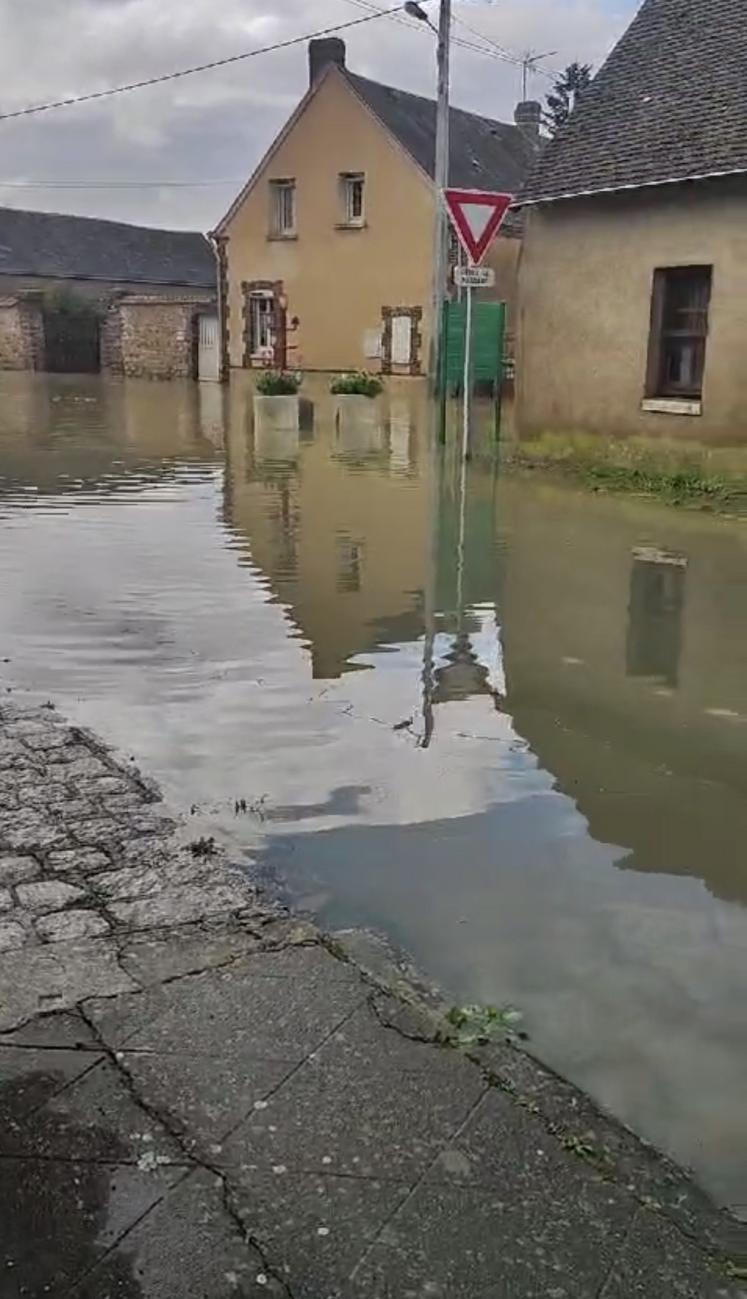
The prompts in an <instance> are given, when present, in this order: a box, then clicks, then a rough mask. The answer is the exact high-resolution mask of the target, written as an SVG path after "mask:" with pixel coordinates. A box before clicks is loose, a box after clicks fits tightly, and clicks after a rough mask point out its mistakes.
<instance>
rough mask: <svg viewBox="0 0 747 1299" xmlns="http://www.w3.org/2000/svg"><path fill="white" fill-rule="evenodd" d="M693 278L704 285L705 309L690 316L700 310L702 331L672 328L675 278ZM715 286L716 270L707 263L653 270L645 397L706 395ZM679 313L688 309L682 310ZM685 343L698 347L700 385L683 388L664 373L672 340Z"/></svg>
mask: <svg viewBox="0 0 747 1299" xmlns="http://www.w3.org/2000/svg"><path fill="white" fill-rule="evenodd" d="M688 276H690V277H691V278H694V277H695V276H700V277H701V278H702V280H703V281H704V282H705V289H706V291H705V294H704V299H705V304H704V306H703V307H700V308H697V307H694V308H690V313H691V314H692V313H693V312H697V311H700V312H701V314H702V317H703V320H702V327H701V328H700V329H697V330H696V329H692V328H688V329H682V330H678V329H673V328H672V326H671V325H669V324H668V323H667V294H668V291H669V290H670V286H671V285H672V284H673V283H674V282H675V281H676V279H680V280H683V279H685V278H687V277H688ZM712 287H713V267H712V266H709V265H706V264H697V265H690V266H661V267H657V268H656V269H655V271H654V275H653V282H652V288H651V317H650V326H649V341H648V359H647V364H646V388H645V396H646V397H647V398H649V399H659V398H660V399H663V400H667V401H684V402H693V401H700V400H701V398H702V395H703V379H704V374H705V363H706V349H707V342H708V324H709V313H710V301H711V292H712ZM680 310H685V309H684V308H680ZM678 339H679V340H681V341H682V343H683V344H684V343H690V344H692V343H695V344H697V345H698V347H699V363H698V373H697V382H696V383H695V384H690V385H683V384H676V383H672V382H671V381H667V379H666V376H665V374H664V361H665V356H666V353H667V344H668V342H669V343H671V342H672V341H673V340H678Z"/></svg>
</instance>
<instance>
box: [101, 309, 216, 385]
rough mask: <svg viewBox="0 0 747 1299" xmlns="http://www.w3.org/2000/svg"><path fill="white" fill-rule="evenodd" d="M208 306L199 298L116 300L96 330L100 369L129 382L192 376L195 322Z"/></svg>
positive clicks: (193, 369) (193, 372)
mask: <svg viewBox="0 0 747 1299" xmlns="http://www.w3.org/2000/svg"><path fill="white" fill-rule="evenodd" d="M211 305H212V304H211V303H210V302H209V301H206V300H205V297H204V296H200V295H199V294H184V295H182V296H180V297H176V296H174V297H164V296H160V295H148V294H136V293H133V294H127V295H125V296H124V297H122V298H119V299H117V300H116V301H115V302H113V303H112V305H111V306H110V308H109V311H108V313H107V317H106V320H105V322H104V326H103V328H102V331H101V346H102V353H101V368H102V369H103V370H106V371H108V372H109V373H110V374H121V375H125V376H126V377H127V378H130V379H142V378H146V379H191V378H194V377H195V347H196V338H197V324H198V321H199V317H200V314H201V313H202V312H204V311H208V310H210V309H211Z"/></svg>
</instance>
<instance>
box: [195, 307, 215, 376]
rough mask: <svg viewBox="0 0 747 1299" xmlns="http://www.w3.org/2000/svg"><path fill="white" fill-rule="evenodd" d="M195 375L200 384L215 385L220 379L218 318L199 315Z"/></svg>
mask: <svg viewBox="0 0 747 1299" xmlns="http://www.w3.org/2000/svg"><path fill="white" fill-rule="evenodd" d="M199 321H200V335H199V347H198V360H197V373H198V376H199V378H200V382H202V383H204V382H209V383H217V382H218V380H219V379H220V330H219V328H218V317H217V316H213V315H207V314H205V315H201V316H200V317H199Z"/></svg>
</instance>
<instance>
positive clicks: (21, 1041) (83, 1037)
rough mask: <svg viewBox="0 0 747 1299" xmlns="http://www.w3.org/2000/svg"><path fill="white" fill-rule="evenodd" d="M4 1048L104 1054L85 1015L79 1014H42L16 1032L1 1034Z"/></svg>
mask: <svg viewBox="0 0 747 1299" xmlns="http://www.w3.org/2000/svg"><path fill="white" fill-rule="evenodd" d="M4 1046H47V1047H70V1048H72V1049H74V1050H77V1051H84V1050H92V1051H95V1052H96V1054H97V1055H98V1054H99V1053H100V1051H101V1047H100V1045H99V1043H98V1042H97V1041H96V1038H95V1037H94V1035H93V1033H92V1031H91V1029H90V1028H89V1026H88V1024H87V1023H86V1021H85V1020H84V1019H83V1017H82V1015H80V1014H78V1012H77V1011H61V1012H59V1013H58V1014H53V1015H40V1016H38V1018H37V1019H32V1020H29V1022H28V1023H27V1024H24V1025H23V1027H22V1028H17V1029H15V1030H14V1031H13V1032H12V1033H2V1034H0V1048H2V1047H4Z"/></svg>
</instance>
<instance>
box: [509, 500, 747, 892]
mask: <svg viewBox="0 0 747 1299" xmlns="http://www.w3.org/2000/svg"><path fill="white" fill-rule="evenodd" d="M501 506H502V520H503V524H504V526H505V528H506V535H507V537H508V538H509V544H510V552H509V555H508V558H507V561H506V564H505V581H504V586H503V595H502V607H503V615H504V616H503V622H504V645H505V654H506V674H507V677H508V682H509V687H510V689H509V695H508V708H509V711H510V712H511V714H512V716H513V719H514V724H515V727H516V730H517V731H518V732H519V733H520V734H521V735H523V736H524V737H525V738H526V739H527V741H528V743H529V744H530V745H531V748H532V749H533V751H534V753H535V754H536V756H537V758H538V761H539V762H540V764H541V765H542V767H544V768H545V770H547V771H549V772H551V773H552V774H553V775H554V776H555V778H556V780H557V784H558V787H559V789H560V790H561V791H562V792H563V793H565V794H567V795H569V796H570V797H571V798H573V799H574V800H575V802H576V803H577V805H578V807H579V809H580V811H581V812H582V813H583V814H584V815H585V816H586V817H587V818H588V820H589V828H590V832H591V834H592V835H593V836H594V838H595V839H597V840H599V841H601V842H604V843H611V844H619V845H622V846H624V847H626V848H628V849H629V856H628V857H627V859H626V860H625V862H624V865H625V866H626V867H628V868H631V869H635V870H641V871H647V872H655V873H663V874H680V875H692V876H695V877H697V878H700V879H702V880H703V881H704V882H705V884H706V885H707V887H708V888H709V889H710V890H711V891H712V892H713V893H715V894H717V895H718V896H720V897H724V898H729V899H740V900H741V901H743V902H747V873H746V872H745V867H744V844H745V843H747V763H745V746H747V625H746V624H745V614H744V604H743V602H742V603H741V604H740V603H739V602H735V601H734V598H733V591H734V590H735V589H737V588H738V587H739V586H741V587H742V588H743V587H744V581H745V578H744V574H745V572H746V571H747V537H745V536H744V535H743V531H741V530H740V529H739V528H738V527H736V526H734V527H728V528H724V529H723V530H720V531H719V530H715V529H714V528H713V525H712V523H711V524H709V523H707V522H702V521H701V520H699V518H698V517H697V516H679V515H676V514H673V513H669V514H667V515H666V516H662V517H660V518H659V519H658V526H659V527H660V528H661V530H662V531H663V532H665V535H666V539H667V542H668V543H671V544H672V545H674V546H676V551H677V552H679V553H682V554H684V553H687V552H691V551H693V550H695V549H696V547H697V552H698V564H697V566H695V565H693V566H691V567H690V568H688V569H686V568H685V567H684V566H683V565H682V564H681V563H671V564H670V563H668V562H667V563H663V562H662V552H658V554H657V552H654V551H653V550H652V551H648V552H644V551H641V550H639V549H637V543H638V540H639V536H640V533H639V529H641V528H645V529H646V532H649V531H650V528H651V523H652V518H651V513H650V507H648V508H647V507H645V506H641V507H638V506H637V505H635V504H634V503H632V502H630V503H628V504H627V505H626V508H625V510H621V509H620V507H619V503H618V502H614V501H608V500H604V499H602V498H590V497H588V496H583V497H579V496H576V495H574V494H573V493H572V492H569V491H564V490H562V489H558V488H549V487H546V488H543V490H542V491H541V492H539V493H537V492H535V493H531V494H530V493H526V492H522V491H521V487H520V485H519V484H517V485H516V489H514V487H513V485H512V484H509V483H504V485H503V488H502V493H501ZM655 522H656V520H655ZM631 551H633V552H635V560H634V573H633V578H632V596H631V572H630V555H631ZM663 553H664V554H665V555H666V554H671V552H663ZM662 568H666V573H662ZM685 582H687V600H685ZM631 665H632V666H634V667H635V668H636V669H638V670H639V672H641V673H642V672H643V671H644V669H645V675H639V674H638V672H637V673H636V674H634V675H632V674H631ZM664 679H666V680H667V681H668V682H672V681H675V682H676V684H677V689H676V690H671V689H666V688H665V689H662V685H661V683H662V680H664Z"/></svg>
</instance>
